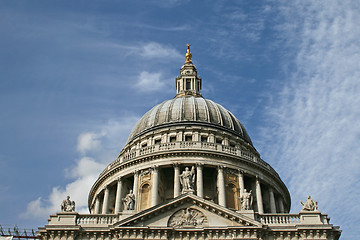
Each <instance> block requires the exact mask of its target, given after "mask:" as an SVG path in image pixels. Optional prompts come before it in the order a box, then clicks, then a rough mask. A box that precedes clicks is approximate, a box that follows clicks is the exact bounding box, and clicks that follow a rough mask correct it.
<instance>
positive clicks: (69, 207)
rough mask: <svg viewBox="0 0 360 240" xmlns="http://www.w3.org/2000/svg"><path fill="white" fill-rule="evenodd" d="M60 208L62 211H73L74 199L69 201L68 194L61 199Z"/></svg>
mask: <svg viewBox="0 0 360 240" xmlns="http://www.w3.org/2000/svg"><path fill="white" fill-rule="evenodd" d="M60 208H61V211H62V212H74V211H75V201H70V196H67V197H66V199H65V200H63V201H62V203H61V205H60Z"/></svg>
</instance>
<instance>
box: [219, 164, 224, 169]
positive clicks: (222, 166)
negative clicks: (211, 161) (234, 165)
mask: <svg viewBox="0 0 360 240" xmlns="http://www.w3.org/2000/svg"><path fill="white" fill-rule="evenodd" d="M225 168H226V167H225V166H224V165H220V164H219V165H218V170H224V169H225Z"/></svg>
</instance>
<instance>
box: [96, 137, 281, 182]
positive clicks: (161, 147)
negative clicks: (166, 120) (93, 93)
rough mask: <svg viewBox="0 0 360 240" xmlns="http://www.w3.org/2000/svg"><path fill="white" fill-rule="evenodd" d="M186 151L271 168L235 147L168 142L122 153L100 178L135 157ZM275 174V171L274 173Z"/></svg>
mask: <svg viewBox="0 0 360 240" xmlns="http://www.w3.org/2000/svg"><path fill="white" fill-rule="evenodd" d="M186 149H194V150H208V151H215V152H222V153H226V154H230V155H234V156H239V157H241V158H244V159H247V160H249V161H252V162H256V163H258V164H260V165H262V166H263V167H265V168H267V169H268V170H272V171H274V170H273V169H272V167H271V166H270V165H269V164H267V163H266V162H265V161H264V160H262V159H261V158H259V157H258V156H256V155H255V154H253V153H251V152H249V151H244V150H241V149H239V148H236V147H231V146H226V145H222V144H219V143H210V142H200V141H199V142H170V143H161V144H155V145H151V146H147V147H144V148H139V149H136V150H132V151H130V152H127V153H124V154H122V155H120V156H119V157H118V158H117V159H116V160H115V161H114V162H112V163H111V164H110V165H109V166H108V168H106V169H105V170H104V171H103V172H102V173H101V174H100V176H102V175H103V174H105V173H106V172H107V170H110V169H112V168H113V167H115V166H117V165H119V164H122V163H124V162H127V161H130V160H133V159H135V158H137V157H141V156H145V155H147V154H153V153H160V152H165V151H169V150H186ZM274 172H275V171H274Z"/></svg>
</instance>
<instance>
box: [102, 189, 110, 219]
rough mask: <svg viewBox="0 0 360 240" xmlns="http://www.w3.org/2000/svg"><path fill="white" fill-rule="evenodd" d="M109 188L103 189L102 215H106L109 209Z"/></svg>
mask: <svg viewBox="0 0 360 240" xmlns="http://www.w3.org/2000/svg"><path fill="white" fill-rule="evenodd" d="M109 191H110V189H109V186H106V187H105V190H104V201H103V207H102V214H107V213H108V209H109Z"/></svg>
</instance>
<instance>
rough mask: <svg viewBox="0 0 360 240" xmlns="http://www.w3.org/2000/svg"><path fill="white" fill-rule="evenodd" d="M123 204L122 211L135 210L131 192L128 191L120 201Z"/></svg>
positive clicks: (133, 197) (133, 196)
mask: <svg viewBox="0 0 360 240" xmlns="http://www.w3.org/2000/svg"><path fill="white" fill-rule="evenodd" d="M122 200H123V202H124V209H125V210H134V209H135V195H134V194H133V191H132V190H130V192H129V193H128V194H126V196H125V197H124V198H123V199H122Z"/></svg>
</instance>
